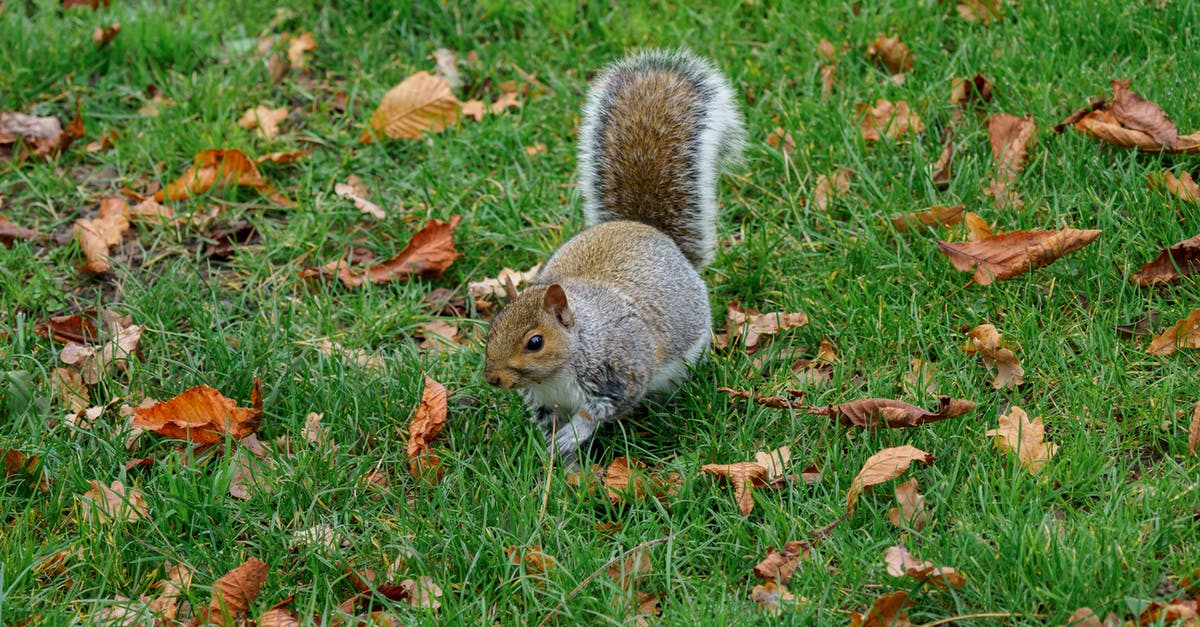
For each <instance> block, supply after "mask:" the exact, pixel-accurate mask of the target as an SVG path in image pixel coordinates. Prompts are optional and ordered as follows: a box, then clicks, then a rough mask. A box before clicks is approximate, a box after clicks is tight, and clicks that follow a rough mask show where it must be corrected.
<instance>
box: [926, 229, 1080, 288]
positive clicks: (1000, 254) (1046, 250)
mask: <svg viewBox="0 0 1200 627" xmlns="http://www.w3.org/2000/svg"><path fill="white" fill-rule="evenodd" d="M1099 236H1100V231H1096V230H1077V229H1063V230H1061V231H1012V232H1009V233H1001V234H999V235H992V236H990V237H985V238H983V239H980V240H978V241H974V242H944V241H939V242H938V244H937V245H938V250H940V251H941V252H942V254H944V255H946V257H947V258H948V259H950V263H951V264H953V265H954V267H955V269H957V270H959V271H962V272H968V271H970V270H972V269H974V270H975V273H974V276H973V278H974V280H975V282H976V283H978V284H979V285H989V284H991V283H992V281H1000V280H1004V279H1010V278H1012V277H1015V276H1020V275H1022V274H1025V273H1026V272H1028V271H1030V270H1032V269H1034V268H1040V267H1042V266H1045V265H1049V264H1051V263H1053V262H1055V261H1057V260H1058V259H1059V258H1060V257H1062V256H1063V255H1066V254H1067V253H1070V252H1073V251H1076V250H1079V249H1080V248H1083V247H1084V246H1087V245H1088V244H1090V243H1092V241H1094V240H1095V239H1096V238H1097V237H1099Z"/></svg>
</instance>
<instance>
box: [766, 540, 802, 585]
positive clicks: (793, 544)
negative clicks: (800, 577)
mask: <svg viewBox="0 0 1200 627" xmlns="http://www.w3.org/2000/svg"><path fill="white" fill-rule="evenodd" d="M811 553H812V545H811V544H810V543H809V542H807V541H805V540H791V541H789V542H788V543H787V544H785V545H783V548H782V549H780V550H779V551H776V550H775V547H773V546H769V547H767V556H766V557H764V558H763V559H762V561H761V562H759V563H758V564H756V565H755V566H754V574H755V575H757V576H758V577H759V578H760V579H762V580H763V581H766V582H772V581H777V582H779V583H791V581H792V573H794V572H796V569H797V568H799V566H800V561H801V560H806V559H808V558H809V555H811Z"/></svg>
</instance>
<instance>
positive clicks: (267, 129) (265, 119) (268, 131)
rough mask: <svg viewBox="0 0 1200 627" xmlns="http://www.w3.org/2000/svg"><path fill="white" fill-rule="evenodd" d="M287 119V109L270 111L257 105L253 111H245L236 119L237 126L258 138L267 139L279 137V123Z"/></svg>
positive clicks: (270, 109) (268, 108)
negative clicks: (250, 131) (252, 132)
mask: <svg viewBox="0 0 1200 627" xmlns="http://www.w3.org/2000/svg"><path fill="white" fill-rule="evenodd" d="M287 117H288V108H287V107H280V108H278V109H272V108H270V107H264V106H262V105H258V106H257V107H254V108H253V109H246V112H245V113H243V114H242V117H240V118H238V121H237V125H238V126H240V127H242V128H244V129H247V130H252V131H254V134H255V135H258V136H259V137H263V138H268V139H269V138H271V137H275V136H276V135H279V123H280V122H283V121H284V120H286V119H287Z"/></svg>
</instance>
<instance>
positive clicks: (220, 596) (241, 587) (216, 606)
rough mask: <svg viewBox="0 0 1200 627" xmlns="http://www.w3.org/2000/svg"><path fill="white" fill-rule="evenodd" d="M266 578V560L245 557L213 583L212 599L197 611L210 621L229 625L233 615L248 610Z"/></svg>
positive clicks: (238, 615) (235, 616)
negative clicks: (239, 563)
mask: <svg viewBox="0 0 1200 627" xmlns="http://www.w3.org/2000/svg"><path fill="white" fill-rule="evenodd" d="M266 580H267V564H266V562H263V561H262V560H260V559H257V558H254V557H252V558H250V559H248V560H246V561H245V562H243V563H242V565H240V566H238V567H236V568H234V569H233V570H230V571H229V572H227V573H225V575H224V576H222V577H221V578H220V579H218V580H217V581H216V582H214V583H213V590H212V600H211V601H209V604H208V607H207V608H205V609H204V610H202V611H201V614H202V615H204V616H205V617H206V618H207V621H208V622H210V623H211V622H218V623H219V624H223V625H229V624H233V621H234V619H235V618H238V617H240V616H241V615H242V614H244V613H245V612H246V610H249V609H250V604H251V603H253V602H254V599H256V598H258V592H259V590H260V589H262V584H263V582H264V581H266Z"/></svg>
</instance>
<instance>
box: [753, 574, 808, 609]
mask: <svg viewBox="0 0 1200 627" xmlns="http://www.w3.org/2000/svg"><path fill="white" fill-rule="evenodd" d="M750 599H751V600H752V601H754V602H755V603H757V604H758V606H759V607H761V608H762V609H764V610H766V611H768V612H770V613H771V614H779V613H781V612H783V608H784V607H785V606H787V605H794V604H796V603H798V602H800V599H797V598H796V596H795V595H794V594H792V593H791V592H789V591H788V589H787V588H785V587H784V586H783V585H782V584H777V583H775V582H774V581H768V582H767V583H765V584H760V585H757V586H754V588H753V589H751V590H750Z"/></svg>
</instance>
